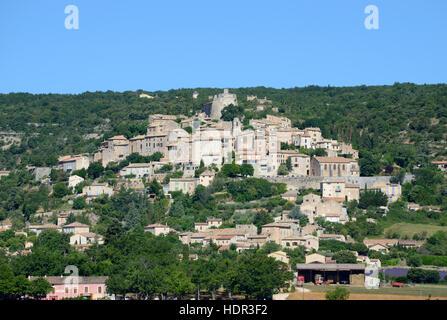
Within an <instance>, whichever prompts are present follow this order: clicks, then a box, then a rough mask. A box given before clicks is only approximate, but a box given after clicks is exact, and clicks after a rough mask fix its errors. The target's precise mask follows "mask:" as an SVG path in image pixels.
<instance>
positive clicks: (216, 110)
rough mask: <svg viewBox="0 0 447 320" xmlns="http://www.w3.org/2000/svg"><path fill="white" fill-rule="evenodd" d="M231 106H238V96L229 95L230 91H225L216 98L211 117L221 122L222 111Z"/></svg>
mask: <svg viewBox="0 0 447 320" xmlns="http://www.w3.org/2000/svg"><path fill="white" fill-rule="evenodd" d="M230 104H233V105H235V106H237V96H236V95H235V94H233V93H229V92H228V89H224V92H223V93H219V94H218V95H215V96H214V99H213V103H212V105H211V112H210V113H211V114H210V117H211V118H212V119H217V120H219V119H220V117H221V116H222V109H223V108H225V107H226V106H229V105H230Z"/></svg>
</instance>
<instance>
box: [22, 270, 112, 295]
mask: <svg viewBox="0 0 447 320" xmlns="http://www.w3.org/2000/svg"><path fill="white" fill-rule="evenodd" d="M36 278H37V277H30V280H34V279H36ZM43 278H44V279H45V280H47V281H48V282H49V283H51V285H52V286H53V289H52V291H51V292H50V293H49V294H47V296H46V300H61V299H63V298H77V297H81V296H83V297H85V296H87V297H90V299H93V300H96V299H102V298H104V297H105V296H106V284H105V282H106V280H107V278H108V277H64V276H59V277H57V276H56V277H47V276H45V277H43ZM76 280H77V281H76Z"/></svg>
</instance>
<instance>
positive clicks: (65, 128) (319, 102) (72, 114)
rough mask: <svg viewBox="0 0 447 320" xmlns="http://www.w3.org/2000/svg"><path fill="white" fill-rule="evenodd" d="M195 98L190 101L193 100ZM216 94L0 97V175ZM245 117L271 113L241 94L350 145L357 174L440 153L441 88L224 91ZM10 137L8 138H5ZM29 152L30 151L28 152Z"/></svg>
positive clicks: (445, 104) (49, 161)
mask: <svg viewBox="0 0 447 320" xmlns="http://www.w3.org/2000/svg"><path fill="white" fill-rule="evenodd" d="M194 91H197V92H198V93H199V96H198V98H197V99H193V98H192V93H193V92H194ZM221 91H222V90H221V89H211V88H198V89H179V90H169V91H156V92H146V91H144V93H147V94H150V95H151V96H154V98H153V99H148V98H140V97H139V95H140V94H141V93H143V91H142V90H139V91H137V92H123V93H118V92H111V91H107V92H94V93H92V92H86V93H83V94H79V95H60V94H39V95H32V94H26V93H11V94H2V95H0V110H1V114H2V116H1V117H0V132H2V134H4V133H10V132H11V131H13V133H15V138H16V140H17V141H18V140H20V139H21V143H17V142H16V143H15V144H14V145H10V142H8V141H6V140H5V136H4V135H2V139H0V146H2V149H4V150H2V151H0V169H2V168H3V169H12V168H14V167H17V166H24V165H27V164H29V165H37V166H43V165H47V166H49V165H54V164H55V162H56V160H57V156H59V155H62V154H70V153H80V152H89V153H91V152H93V151H94V150H95V149H96V148H97V146H98V145H99V143H100V142H101V141H102V140H103V139H104V138H107V137H110V136H112V135H115V134H123V135H125V136H127V137H131V136H135V135H137V134H141V133H144V132H145V130H146V121H147V116H148V115H149V114H153V113H165V114H166V113H167V114H185V115H192V114H194V113H195V112H197V111H200V110H201V109H202V107H203V105H204V104H206V103H208V102H209V98H208V96H210V95H214V94H217V93H219V92H221ZM230 92H232V93H236V94H237V96H238V100H239V105H240V106H242V107H243V109H244V110H245V111H244V116H245V119H246V122H245V124H247V123H248V119H250V118H261V117H263V116H265V114H267V113H270V114H276V112H274V111H272V108H271V107H266V108H265V109H264V110H263V111H260V112H256V111H254V110H255V109H256V105H257V104H256V103H255V102H254V101H249V102H248V101H247V99H246V96H247V95H256V96H258V97H259V98H263V97H267V99H270V100H272V104H273V107H275V108H278V112H277V113H279V114H281V115H284V116H287V117H289V118H290V119H291V120H292V123H293V124H294V126H297V127H300V128H302V127H306V126H316V127H320V128H321V130H322V133H323V135H324V136H325V137H327V138H333V139H338V140H340V141H345V142H351V143H352V144H353V146H354V148H357V149H359V150H360V158H363V159H364V162H368V163H369V164H371V166H370V168H368V170H366V171H365V170H364V172H363V174H367V175H371V174H376V173H378V172H381V169H384V168H385V167H386V166H390V165H393V164H397V165H398V166H401V167H407V168H412V167H413V166H414V165H417V164H421V163H425V162H427V160H429V158H431V157H437V158H442V157H444V156H445V155H446V154H447V152H446V151H445V146H446V142H445V139H446V133H447V127H446V124H447V85H414V84H395V85H393V86H369V87H367V86H358V87H343V88H337V87H316V86H310V87H306V88H291V89H273V88H265V87H256V88H239V89H230ZM9 137H11V136H9ZM31 151H32V152H31Z"/></svg>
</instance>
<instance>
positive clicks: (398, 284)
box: [393, 282, 405, 288]
mask: <svg viewBox="0 0 447 320" xmlns="http://www.w3.org/2000/svg"><path fill="white" fill-rule="evenodd" d="M403 286H405V283H402V282H393V287H395V288H402V287H403Z"/></svg>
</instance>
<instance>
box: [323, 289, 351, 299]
mask: <svg viewBox="0 0 447 320" xmlns="http://www.w3.org/2000/svg"><path fill="white" fill-rule="evenodd" d="M348 299H349V291H348V290H347V289H345V288H342V287H337V288H335V289H334V290H329V291H328V292H326V300H348Z"/></svg>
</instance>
